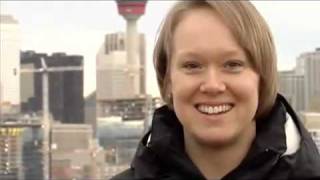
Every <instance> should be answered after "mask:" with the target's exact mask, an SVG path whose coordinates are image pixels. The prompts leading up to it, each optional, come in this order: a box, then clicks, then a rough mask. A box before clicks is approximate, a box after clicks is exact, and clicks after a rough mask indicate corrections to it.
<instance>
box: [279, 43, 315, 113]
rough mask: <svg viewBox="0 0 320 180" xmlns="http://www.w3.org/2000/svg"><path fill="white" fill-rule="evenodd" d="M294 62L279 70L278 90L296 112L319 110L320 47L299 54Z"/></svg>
mask: <svg viewBox="0 0 320 180" xmlns="http://www.w3.org/2000/svg"><path fill="white" fill-rule="evenodd" d="M296 64H297V66H296V67H295V68H294V69H293V70H291V71H282V72H279V79H280V92H282V93H283V94H284V95H285V96H286V97H287V99H288V100H289V102H290V103H291V105H292V106H293V108H294V109H295V110H297V111H298V112H302V111H306V112H310V111H313V112H320V48H317V49H316V51H314V52H306V53H303V54H301V55H300V56H299V57H298V58H297V63H296Z"/></svg>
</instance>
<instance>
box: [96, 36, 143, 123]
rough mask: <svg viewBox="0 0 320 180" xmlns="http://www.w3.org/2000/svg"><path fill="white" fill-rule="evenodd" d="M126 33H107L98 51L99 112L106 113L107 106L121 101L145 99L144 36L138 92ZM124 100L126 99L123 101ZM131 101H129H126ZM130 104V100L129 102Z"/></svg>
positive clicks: (99, 115)
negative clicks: (127, 58) (127, 50)
mask: <svg viewBox="0 0 320 180" xmlns="http://www.w3.org/2000/svg"><path fill="white" fill-rule="evenodd" d="M125 36H126V35H125V33H122V32H118V33H113V34H107V35H106V38H105V41H104V43H103V45H102V47H101V48H100V50H99V52H98V54H97V91H96V93H97V94H96V96H97V116H98V117H101V116H104V114H106V113H107V112H105V107H111V106H114V104H118V103H117V102H119V101H121V100H122V102H123V101H126V102H129V101H131V100H132V101H135V102H136V101H141V100H142V101H143V99H142V98H144V97H145V94H146V90H145V89H146V88H145V79H146V77H145V74H146V70H145V68H146V65H145V61H146V60H145V39H144V35H143V34H140V35H139V54H138V55H139V56H138V57H139V67H140V71H139V72H137V75H138V76H139V87H140V88H139V91H137V92H135V91H134V90H133V87H132V86H131V83H130V81H131V80H130V78H131V75H132V72H130V71H129V64H128V63H127V60H126V53H127V52H126V45H127V44H126V38H125ZM122 104H123V103H122ZM127 104H128V103H127ZM129 104H130V103H129Z"/></svg>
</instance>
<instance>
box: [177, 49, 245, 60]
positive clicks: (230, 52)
mask: <svg viewBox="0 0 320 180" xmlns="http://www.w3.org/2000/svg"><path fill="white" fill-rule="evenodd" d="M175 54H176V55H179V57H181V56H182V57H186V56H187V57H188V56H191V57H206V56H207V55H208V54H209V55H210V56H218V57H230V56H245V57H246V58H247V55H246V53H245V52H244V50H243V51H241V50H240V49H236V48H233V49H221V50H216V51H215V52H212V51H211V52H202V51H201V50H200V51H197V50H186V51H181V52H179V53H175Z"/></svg>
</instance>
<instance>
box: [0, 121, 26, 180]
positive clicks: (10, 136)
mask: <svg viewBox="0 0 320 180" xmlns="http://www.w3.org/2000/svg"><path fill="white" fill-rule="evenodd" d="M22 167H23V136H22V128H13V127H0V179H7V180H14V179H22V178H23V177H24V170H23V168H22Z"/></svg>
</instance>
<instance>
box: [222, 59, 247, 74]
mask: <svg viewBox="0 0 320 180" xmlns="http://www.w3.org/2000/svg"><path fill="white" fill-rule="evenodd" d="M224 67H225V68H226V69H227V70H229V71H232V72H239V71H241V70H242V69H243V67H244V63H243V62H242V61H240V60H239V61H228V62H226V63H225V64H224Z"/></svg>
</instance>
